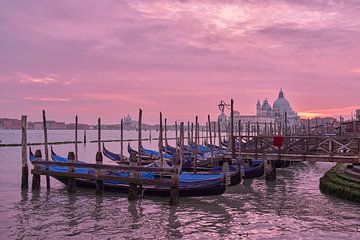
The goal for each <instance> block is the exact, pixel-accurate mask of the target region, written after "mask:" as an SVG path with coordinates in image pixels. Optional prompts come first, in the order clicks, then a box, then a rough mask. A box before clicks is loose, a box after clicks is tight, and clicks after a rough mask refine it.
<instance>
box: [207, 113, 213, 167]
mask: <svg viewBox="0 0 360 240" xmlns="http://www.w3.org/2000/svg"><path fill="white" fill-rule="evenodd" d="M208 122H209V137H210V151H211V164H212V165H214V146H213V142H212V136H211V120H210V115H208Z"/></svg>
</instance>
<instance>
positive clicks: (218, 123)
mask: <svg viewBox="0 0 360 240" xmlns="http://www.w3.org/2000/svg"><path fill="white" fill-rule="evenodd" d="M217 125H218V135H219V147H220V149H221V127H220V121H219V119H218V121H217Z"/></svg>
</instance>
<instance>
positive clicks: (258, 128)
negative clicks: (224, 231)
mask: <svg viewBox="0 0 360 240" xmlns="http://www.w3.org/2000/svg"><path fill="white" fill-rule="evenodd" d="M259 134H260V126H259V122H258V121H257V122H256V136H259Z"/></svg>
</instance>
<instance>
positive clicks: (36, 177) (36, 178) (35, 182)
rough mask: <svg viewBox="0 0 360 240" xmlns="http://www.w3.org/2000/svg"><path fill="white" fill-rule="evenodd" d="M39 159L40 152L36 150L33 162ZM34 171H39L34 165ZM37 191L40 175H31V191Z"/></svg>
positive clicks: (40, 157)
mask: <svg viewBox="0 0 360 240" xmlns="http://www.w3.org/2000/svg"><path fill="white" fill-rule="evenodd" d="M41 159H42V154H41V150H40V149H38V150H36V151H35V160H41ZM47 169H48V168H47ZM34 170H35V171H37V170H40V166H38V165H35V166H34ZM39 189H40V174H33V178H32V190H39Z"/></svg>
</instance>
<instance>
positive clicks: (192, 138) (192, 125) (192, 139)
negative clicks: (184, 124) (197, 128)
mask: <svg viewBox="0 0 360 240" xmlns="http://www.w3.org/2000/svg"><path fill="white" fill-rule="evenodd" d="M190 142H194V123H191V140H190Z"/></svg>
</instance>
